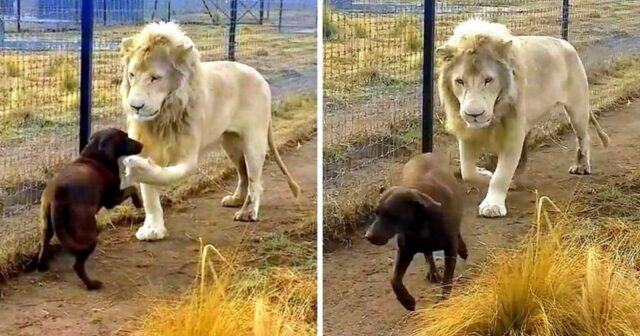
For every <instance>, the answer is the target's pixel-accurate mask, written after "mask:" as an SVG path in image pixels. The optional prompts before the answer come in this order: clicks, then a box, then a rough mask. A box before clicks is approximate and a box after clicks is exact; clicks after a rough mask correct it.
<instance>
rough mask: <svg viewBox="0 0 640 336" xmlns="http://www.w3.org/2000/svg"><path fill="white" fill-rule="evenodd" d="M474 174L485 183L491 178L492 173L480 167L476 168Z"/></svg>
mask: <svg viewBox="0 0 640 336" xmlns="http://www.w3.org/2000/svg"><path fill="white" fill-rule="evenodd" d="M476 173H477V174H478V176H479V177H480V178H481V179H482V180H483V181H487V182H488V181H490V180H491V178H492V177H493V173H492V172H491V171H490V170H488V169H484V168H481V167H476Z"/></svg>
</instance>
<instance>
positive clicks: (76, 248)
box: [37, 128, 142, 290]
mask: <svg viewBox="0 0 640 336" xmlns="http://www.w3.org/2000/svg"><path fill="white" fill-rule="evenodd" d="M141 151H142V144H141V143H139V142H137V141H135V140H133V139H130V138H129V137H128V136H127V133H125V132H123V131H121V130H118V129H115V128H108V129H104V130H101V131H98V132H96V133H94V134H93V135H92V136H91V138H90V139H89V144H88V145H87V146H86V147H85V148H84V149H83V150H82V152H81V153H80V157H79V158H78V159H76V160H75V161H73V162H72V163H70V164H69V165H67V166H65V167H64V168H63V169H62V170H61V171H60V172H59V173H58V174H57V175H56V176H55V177H54V178H53V179H52V180H51V181H50V182H49V183H48V184H47V187H46V188H45V189H44V191H43V193H42V205H41V213H40V217H41V230H42V246H41V249H40V254H39V256H38V262H37V268H38V270H39V271H41V272H43V271H46V270H47V269H48V255H47V254H48V253H47V250H48V246H49V242H50V241H51V238H52V237H53V234H54V233H55V234H56V236H57V237H58V240H60V243H61V244H62V246H63V247H65V248H66V249H67V250H69V251H70V252H71V253H72V254H74V255H75V257H76V262H75V264H74V265H73V269H74V270H75V271H76V273H77V274H78V277H80V279H81V280H82V282H84V285H85V286H86V287H87V289H88V290H94V289H99V288H100V287H101V286H102V283H101V282H100V281H97V280H91V279H89V277H88V276H87V273H86V272H85V268H84V264H85V261H86V260H87V258H88V257H89V255H91V253H92V252H93V250H94V249H95V247H96V243H97V239H98V227H97V225H96V217H95V215H96V213H98V211H100V209H101V208H102V207H105V208H107V209H112V208H113V207H115V206H116V205H118V204H120V203H122V202H124V201H125V200H126V199H127V198H128V197H131V200H132V201H133V204H134V205H135V206H136V207H138V208H140V207H142V204H141V202H140V198H139V197H138V193H137V189H136V187H133V186H131V187H128V188H125V189H124V190H120V175H119V168H118V159H119V158H120V157H123V156H129V155H135V154H139V153H140V152H141Z"/></svg>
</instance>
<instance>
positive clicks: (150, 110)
mask: <svg viewBox="0 0 640 336" xmlns="http://www.w3.org/2000/svg"><path fill="white" fill-rule="evenodd" d="M125 71H126V74H125V77H126V78H125V79H123V80H126V81H127V82H128V84H129V90H128V92H127V93H126V97H123V100H124V101H123V105H124V108H125V110H126V112H127V113H128V114H129V115H130V116H131V117H133V118H134V119H138V120H140V121H149V120H153V119H155V118H156V117H157V116H158V115H159V114H160V112H161V110H162V109H161V108H162V104H163V102H164V101H165V99H166V98H167V96H168V95H169V93H170V92H172V91H173V89H174V87H173V85H172V83H175V80H173V77H174V75H173V72H174V69H173V68H172V67H171V64H170V63H169V62H167V61H165V60H162V59H160V58H159V57H156V58H155V59H147V60H146V61H143V60H142V59H141V58H140V57H136V56H135V55H134V57H132V58H131V60H130V61H129V64H128V65H127V66H126V69H125Z"/></svg>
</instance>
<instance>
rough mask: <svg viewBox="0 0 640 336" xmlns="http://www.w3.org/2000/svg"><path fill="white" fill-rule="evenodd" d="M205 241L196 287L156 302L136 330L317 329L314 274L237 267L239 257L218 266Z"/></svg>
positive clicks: (157, 334) (290, 332) (161, 334)
mask: <svg viewBox="0 0 640 336" xmlns="http://www.w3.org/2000/svg"><path fill="white" fill-rule="evenodd" d="M207 252H210V254H211V253H215V252H217V250H215V248H213V246H211V245H208V246H205V248H204V252H203V254H202V257H201V258H202V260H201V264H200V272H199V278H198V286H196V287H194V288H193V289H192V290H191V292H190V293H189V295H188V296H187V297H186V298H185V299H183V300H181V301H180V302H178V303H174V302H156V303H155V304H153V305H152V309H151V310H152V311H151V313H150V314H148V315H146V316H144V317H143V319H142V327H141V334H142V335H153V336H178V335H179V336H200V335H255V336H267V335H269V336H294V335H300V336H306V335H309V336H311V335H315V334H316V325H315V320H316V319H315V307H316V306H317V304H316V281H315V274H313V273H302V272H299V271H296V270H295V269H289V268H272V269H269V270H267V271H264V272H259V271H255V270H248V271H247V270H244V271H242V268H240V265H241V261H239V260H238V258H234V259H235V260H231V261H227V260H226V259H224V257H223V256H222V255H219V259H222V261H221V264H222V266H221V267H215V266H214V265H213V263H212V262H211V261H210V260H209V259H208V258H207Z"/></svg>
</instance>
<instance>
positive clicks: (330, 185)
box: [323, 0, 640, 240]
mask: <svg viewBox="0 0 640 336" xmlns="http://www.w3.org/2000/svg"><path fill="white" fill-rule="evenodd" d="M563 9H564V11H563ZM423 13H424V2H423V1H413V0H328V1H325V10H324V13H323V38H324V88H323V95H324V102H323V104H324V117H323V118H324V124H323V128H324V139H325V140H324V148H323V151H324V161H323V163H324V166H323V171H324V178H323V184H324V204H325V209H324V228H325V232H324V234H325V237H326V238H327V239H328V240H332V239H344V238H346V237H347V236H346V235H347V234H348V232H349V231H350V230H352V229H353V228H355V227H356V226H357V225H358V223H362V222H363V218H364V217H363V216H367V215H368V214H369V213H370V211H369V210H370V208H369V206H370V205H371V204H372V202H374V201H375V200H376V199H377V196H378V190H379V187H380V186H382V185H384V184H386V183H388V182H389V181H388V179H389V178H391V177H392V176H394V175H397V169H398V168H399V167H401V164H402V163H404V162H406V160H407V158H408V157H409V156H410V155H412V154H414V153H416V152H417V151H419V150H420V149H419V148H420V146H419V144H420V140H421V137H420V121H421V102H422V57H423V55H422V51H423V47H424V46H423V45H422V44H423V34H422V33H423V26H424V25H423V17H424V15H423ZM436 13H437V14H436V17H435V20H436V23H435V25H436V35H437V37H436V40H437V44H438V45H439V44H441V43H443V42H444V41H445V40H446V39H447V38H448V37H449V36H450V35H451V34H452V32H453V29H454V28H455V26H456V25H457V24H459V23H460V22H462V21H464V20H466V19H469V18H474V17H477V18H484V19H486V20H489V21H493V22H499V23H503V24H505V25H507V27H508V28H509V29H510V30H511V31H512V33H513V34H514V35H549V36H554V37H562V27H563V23H564V24H565V27H568V29H567V31H566V32H567V33H568V40H569V41H570V42H571V43H572V44H573V45H574V46H575V47H576V48H577V49H578V51H579V53H580V56H581V58H582V60H583V62H584V64H585V66H586V67H587V71H588V74H589V80H590V83H591V92H592V108H593V109H594V110H596V111H599V110H602V109H603V108H607V107H609V106H612V104H613V103H615V102H617V101H619V100H620V99H624V98H626V97H627V96H629V95H630V94H631V93H632V92H636V91H638V89H640V82H638V80H639V74H637V73H635V72H633V71H632V70H631V69H632V68H634V67H637V66H638V57H637V56H638V54H639V53H640V24H639V23H640V22H639V21H640V1H637V0H631V1H620V0H605V1H597V0H539V1H532V0H485V1H479V0H475V1H467V0H457V1H437V2H436ZM563 14H564V16H563ZM436 47H437V46H436ZM435 99H436V100H435V101H436V102H437V97H435ZM438 105H439V103H438V104H437V106H436V114H435V116H434V120H435V121H434V124H435V125H434V127H435V132H434V134H435V139H434V143H435V146H436V150H438V148H437V147H438V146H440V147H442V146H444V145H446V144H447V143H452V142H453V141H454V139H452V138H450V137H448V136H447V135H445V134H444V132H443V127H442V125H443V118H444V115H443V111H441V110H440V107H439V106H438ZM557 118H562V119H563V118H564V117H563V116H555V117H554V118H552V120H548V121H544V122H543V123H542V124H543V125H542V126H541V127H542V129H544V128H545V127H548V128H552V127H556V126H557V124H558V123H559V122H558V121H557ZM553 125H555V126H553ZM542 133H545V131H543V132H542ZM548 133H551V132H550V131H549V132H548Z"/></svg>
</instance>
